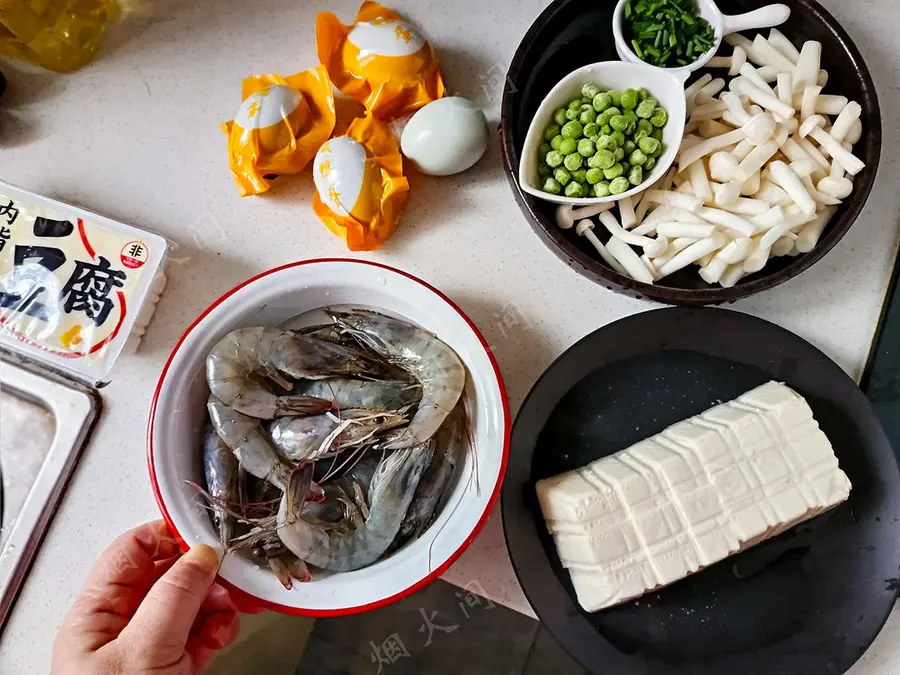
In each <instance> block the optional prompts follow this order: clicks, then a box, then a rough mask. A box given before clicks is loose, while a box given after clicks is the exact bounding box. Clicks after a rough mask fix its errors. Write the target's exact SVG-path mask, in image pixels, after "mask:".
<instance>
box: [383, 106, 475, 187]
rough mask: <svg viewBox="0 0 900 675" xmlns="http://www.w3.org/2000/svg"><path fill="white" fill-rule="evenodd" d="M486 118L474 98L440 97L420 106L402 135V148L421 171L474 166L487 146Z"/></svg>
mask: <svg viewBox="0 0 900 675" xmlns="http://www.w3.org/2000/svg"><path fill="white" fill-rule="evenodd" d="M487 144H488V127H487V118H485V116H484V113H483V112H482V111H481V109H480V108H478V107H477V106H475V104H473V103H472V102H471V101H469V100H467V99H464V98H460V97H458V96H450V97H447V98H439V99H438V100H437V101H432V102H431V103H429V104H428V105H426V106H425V107H424V108H422V109H421V110H419V111H418V112H417V113H416V114H415V115H413V116H412V118H411V119H410V120H409V122H408V123H407V125H406V128H405V129H404V130H403V134H402V135H401V137H400V149H401V150H402V151H403V154H404V155H405V156H406V158H407V159H409V160H410V161H412V163H413V164H414V165H415V166H416V168H417V169H418V170H419V171H421V172H422V173H426V174H429V175H431V176H449V175H451V174H454V173H459V172H460V171H465V170H466V169H468V168H469V167H471V166H473V165H474V164H475V163H476V162H477V161H478V160H479V159H481V157H482V155H484V151H485V150H486V149H487Z"/></svg>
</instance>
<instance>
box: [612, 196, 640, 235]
mask: <svg viewBox="0 0 900 675" xmlns="http://www.w3.org/2000/svg"><path fill="white" fill-rule="evenodd" d="M616 203H617V204H618V205H619V219H620V220H621V221H622V227H624V228H625V229H626V230H628V229H630V228H632V227H634V226H635V224H636V223H637V219H636V218H635V214H634V197H625V198H624V199H620V200H619V201H618V202H616Z"/></svg>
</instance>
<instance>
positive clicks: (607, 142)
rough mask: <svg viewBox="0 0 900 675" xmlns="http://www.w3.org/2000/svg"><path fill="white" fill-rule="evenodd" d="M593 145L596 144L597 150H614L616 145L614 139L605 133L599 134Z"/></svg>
mask: <svg viewBox="0 0 900 675" xmlns="http://www.w3.org/2000/svg"><path fill="white" fill-rule="evenodd" d="M594 145H596V146H597V149H598V150H615V149H616V147H617V146H616V141H615V139H614V138H613V137H612V136H607V135H603V136H600V138H598V139H597V142H596V143H595V144H594Z"/></svg>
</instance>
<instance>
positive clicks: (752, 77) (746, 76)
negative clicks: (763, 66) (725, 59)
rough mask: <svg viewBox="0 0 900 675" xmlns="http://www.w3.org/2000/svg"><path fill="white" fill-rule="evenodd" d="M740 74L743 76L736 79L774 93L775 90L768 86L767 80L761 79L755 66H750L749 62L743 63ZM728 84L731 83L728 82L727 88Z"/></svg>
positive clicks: (768, 92)
mask: <svg viewBox="0 0 900 675" xmlns="http://www.w3.org/2000/svg"><path fill="white" fill-rule="evenodd" d="M741 75H743V78H739V80H738V81H740V80H743V81H745V82H749V83H750V84H752V85H753V86H754V87H757V88H759V89H761V90H762V91H764V92H766V93H767V94H771V95H772V96H774V95H775V90H774V89H772V87H770V86H769V83H768V82H766V81H765V80H764V79H762V78H761V77H760V76H759V73H758V72H757V71H756V68H754V67H753V66H751V65H750V64H749V63H745V64H744V65H743V66H741ZM732 82H735V80H732ZM730 86H731V85H730V84H729V88H730ZM732 91H733V89H732Z"/></svg>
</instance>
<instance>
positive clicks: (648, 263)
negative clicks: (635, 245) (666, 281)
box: [641, 253, 660, 281]
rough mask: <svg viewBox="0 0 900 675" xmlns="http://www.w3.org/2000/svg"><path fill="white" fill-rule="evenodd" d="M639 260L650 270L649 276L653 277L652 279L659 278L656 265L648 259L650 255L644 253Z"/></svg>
mask: <svg viewBox="0 0 900 675" xmlns="http://www.w3.org/2000/svg"><path fill="white" fill-rule="evenodd" d="M641 262H642V263H644V267H646V268H647V271H648V272H650V276H652V277H653V280H654V281H656V280H657V279H659V278H660V276H659V270H658V269H656V265H654V264H653V261H652V260H650V256H648V255H647V254H646V253H645V254H644V255H642V256H641Z"/></svg>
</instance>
